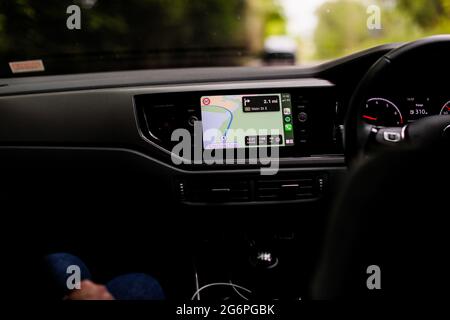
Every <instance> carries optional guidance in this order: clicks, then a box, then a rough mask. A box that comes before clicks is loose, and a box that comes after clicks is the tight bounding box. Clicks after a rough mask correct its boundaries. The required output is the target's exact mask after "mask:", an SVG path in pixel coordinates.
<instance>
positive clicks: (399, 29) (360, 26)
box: [314, 0, 450, 59]
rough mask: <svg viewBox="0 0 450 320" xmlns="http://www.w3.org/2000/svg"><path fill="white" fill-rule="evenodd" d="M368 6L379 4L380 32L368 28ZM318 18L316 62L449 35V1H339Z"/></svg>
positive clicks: (322, 9) (326, 6) (322, 10)
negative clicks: (429, 37)
mask: <svg viewBox="0 0 450 320" xmlns="http://www.w3.org/2000/svg"><path fill="white" fill-rule="evenodd" d="M368 4H377V5H379V6H380V8H381V9H382V10H381V14H382V16H381V17H382V20H381V22H382V29H381V30H369V29H368V28H367V24H366V22H367V18H368V14H367V11H366V10H367V5H368ZM392 4H393V5H392ZM317 16H318V19H319V22H318V26H317V29H316V31H315V35H314V42H315V46H316V58H317V59H331V58H335V57H338V56H342V55H345V54H347V53H350V52H354V51H357V50H361V49H365V48H369V47H373V46H376V45H380V44H385V43H391V42H404V41H411V40H414V39H418V38H421V37H425V36H429V35H433V34H442V33H450V0H389V1H387V0H378V1H365V0H359V1H357V0H337V1H329V2H326V3H324V4H323V5H322V6H321V7H320V8H319V9H318V11H317Z"/></svg>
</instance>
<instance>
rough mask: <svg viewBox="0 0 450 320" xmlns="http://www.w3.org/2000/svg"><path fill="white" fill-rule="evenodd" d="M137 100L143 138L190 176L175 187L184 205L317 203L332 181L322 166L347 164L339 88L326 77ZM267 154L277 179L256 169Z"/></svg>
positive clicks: (174, 92) (210, 87)
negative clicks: (341, 123) (271, 161)
mask: <svg viewBox="0 0 450 320" xmlns="http://www.w3.org/2000/svg"><path fill="white" fill-rule="evenodd" d="M134 102H135V108H136V113H137V119H138V123H139V128H140V130H141V135H142V136H143V138H144V139H145V140H146V141H147V143H148V144H150V145H152V146H153V147H155V148H158V149H159V150H161V151H162V152H163V154H165V157H164V158H163V159H162V160H163V161H165V162H166V163H168V164H173V163H175V164H177V166H178V168H183V169H184V170H185V172H188V173H189V174H180V175H179V176H178V177H177V178H176V180H175V182H174V188H175V191H176V194H177V196H178V199H177V200H179V201H180V202H182V203H185V204H190V205H192V204H200V205H203V204H239V205H243V204H262V203H265V204H270V203H273V204H276V203H279V202H304V201H313V200H318V199H320V198H321V197H322V196H323V195H324V193H325V192H326V190H327V186H328V184H329V180H330V179H329V172H328V169H327V168H324V167H325V165H324V164H327V165H328V166H330V165H333V161H335V162H334V163H338V166H339V165H340V164H339V161H341V160H342V153H343V150H342V141H341V134H340V129H341V127H340V121H339V119H338V117H337V98H336V93H335V88H334V85H333V84H331V83H330V82H328V81H325V80H320V79H300V80H283V81H281V80H279V81H261V82H251V83H237V82H233V83H226V84H213V85H197V86H195V87H192V88H191V87H185V86H180V87H178V88H173V90H170V91H167V89H166V90H165V91H164V92H154V93H144V94H138V95H135V96H134ZM180 145H181V147H180ZM186 145H187V147H186ZM181 149H182V151H180V150H181ZM263 151H264V152H263ZM274 152H276V154H275V156H274ZM262 155H265V156H266V157H272V158H270V159H271V160H273V161H277V169H281V170H278V171H277V172H276V175H268V176H264V174H263V175H261V173H260V171H258V170H255V169H258V168H259V167H262V166H263V164H262V161H261V162H258V161H252V160H254V158H257V159H258V160H260V158H262ZM208 157H209V158H208ZM211 159H214V160H215V161H212V162H211V161H209V162H208V160H211ZM220 160H223V161H220ZM177 161H178V162H177ZM321 161H323V162H321ZM288 163H291V168H292V169H286V170H290V171H288V172H287V171H286V170H284V169H283V168H287V167H288ZM308 163H309V168H304V167H305V164H308ZM341 164H342V163H341ZM252 170H253V171H252ZM194 173H195V174H194Z"/></svg>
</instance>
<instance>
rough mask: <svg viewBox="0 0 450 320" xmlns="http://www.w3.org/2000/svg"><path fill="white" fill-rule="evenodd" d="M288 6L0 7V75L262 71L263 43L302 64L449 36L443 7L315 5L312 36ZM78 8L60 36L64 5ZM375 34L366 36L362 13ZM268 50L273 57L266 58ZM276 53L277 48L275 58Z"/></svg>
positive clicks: (245, 2)
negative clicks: (39, 69)
mask: <svg viewBox="0 0 450 320" xmlns="http://www.w3.org/2000/svg"><path fill="white" fill-rule="evenodd" d="M289 1H290V0H190V1H188V0H126V1H125V0H122V1H120V0H72V1H67V0H41V1H36V0H2V1H1V3H0V61H1V64H0V73H1V75H0V76H2V77H10V76H12V75H13V74H12V73H11V70H10V69H9V65H8V63H9V62H11V61H23V60H30V59H42V60H43V62H44V65H45V68H46V71H45V74H63V73H80V72H96V71H113V70H127V69H152V68H173V67H206V66H242V65H262V64H263V63H264V62H263V59H262V56H263V54H264V50H265V47H264V44H265V42H266V41H267V40H268V39H269V38H271V37H272V38H273V37H274V36H278V37H290V38H291V39H292V41H293V43H295V45H296V47H297V49H296V55H297V63H299V64H308V63H312V62H320V61H324V60H328V59H333V58H337V57H340V56H343V55H345V54H349V53H352V52H355V51H357V50H362V49H365V48H369V47H372V46H375V45H378V44H384V43H389V42H398V41H409V40H413V39H417V38H420V37H423V36H427V35H432V34H438V33H449V32H450V0H378V1H368V0H329V1H326V0H317V1H316V2H315V3H314V10H313V12H312V14H311V15H313V16H314V17H313V18H314V19H315V20H314V21H315V22H314V26H311V27H313V31H312V32H311V34H300V33H295V32H292V31H291V30H290V28H289V25H292V24H295V23H297V22H301V21H295V19H294V21H293V19H292V18H289V17H290V13H291V12H290V10H292V5H294V7H293V8H294V9H293V10H299V12H300V11H301V10H304V8H305V6H304V5H306V3H311V2H314V1H311V0H309V1H305V2H304V1H302V0H298V1H293V0H292V1H290V4H291V7H290V8H291V9H288V8H287V6H286V3H287V2H289ZM73 4H76V5H78V6H79V7H80V8H81V29H80V30H69V29H68V28H67V27H66V20H67V18H68V17H69V14H67V13H66V9H67V7H68V6H70V5H73ZM373 4H374V5H378V6H379V7H380V8H381V14H382V16H381V22H382V28H381V29H379V30H369V29H368V28H367V24H366V22H367V19H368V13H367V7H368V6H369V5H373ZM274 50H275V51H276V50H277V49H276V48H275V49H274ZM280 50H281V49H280Z"/></svg>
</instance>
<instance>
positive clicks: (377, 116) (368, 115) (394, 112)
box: [362, 98, 403, 127]
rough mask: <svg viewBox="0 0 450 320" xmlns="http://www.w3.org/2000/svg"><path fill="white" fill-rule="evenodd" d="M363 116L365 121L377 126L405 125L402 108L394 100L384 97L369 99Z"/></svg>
mask: <svg viewBox="0 0 450 320" xmlns="http://www.w3.org/2000/svg"><path fill="white" fill-rule="evenodd" d="M362 117H363V119H364V121H365V122H367V123H369V124H373V125H375V126H381V127H397V126H402V125H403V116H402V113H401V112H400V109H399V108H398V107H397V106H396V105H395V104H394V103H393V102H392V101H389V100H387V99H384V98H372V99H369V100H367V103H366V107H365V108H364V111H363V116H362Z"/></svg>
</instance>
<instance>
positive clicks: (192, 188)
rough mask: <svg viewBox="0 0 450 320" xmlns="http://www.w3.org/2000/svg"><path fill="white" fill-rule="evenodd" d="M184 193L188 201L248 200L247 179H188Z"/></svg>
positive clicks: (219, 201)
mask: <svg viewBox="0 0 450 320" xmlns="http://www.w3.org/2000/svg"><path fill="white" fill-rule="evenodd" d="M184 194H185V198H186V200H187V201H189V202H204V203H222V202H244V201H249V200H250V188H249V182H248V181H227V180H222V181H208V180H198V181H190V182H188V183H186V184H185V186H184Z"/></svg>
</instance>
